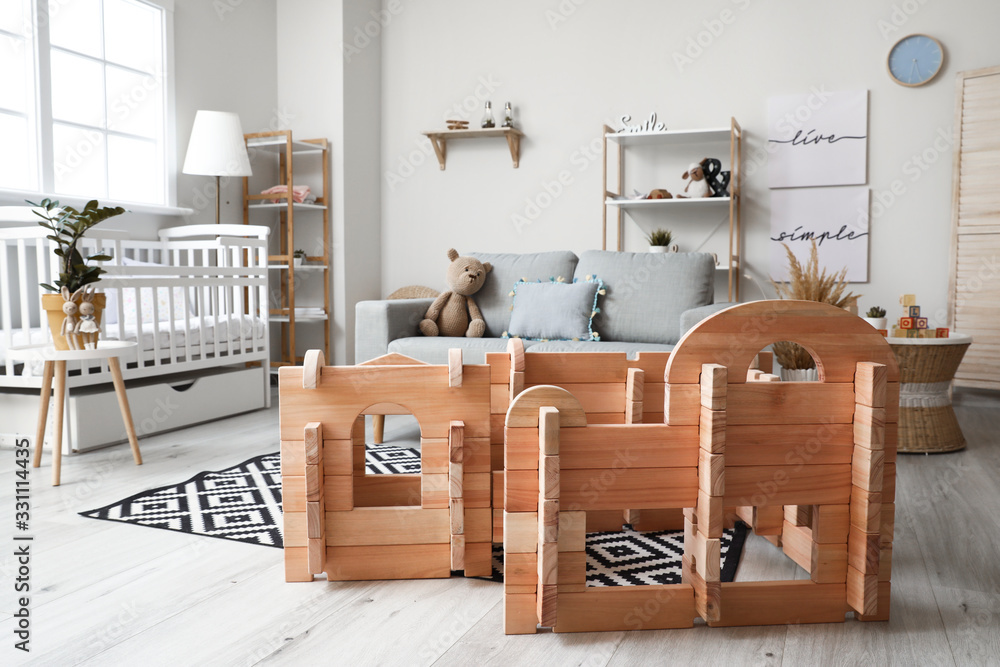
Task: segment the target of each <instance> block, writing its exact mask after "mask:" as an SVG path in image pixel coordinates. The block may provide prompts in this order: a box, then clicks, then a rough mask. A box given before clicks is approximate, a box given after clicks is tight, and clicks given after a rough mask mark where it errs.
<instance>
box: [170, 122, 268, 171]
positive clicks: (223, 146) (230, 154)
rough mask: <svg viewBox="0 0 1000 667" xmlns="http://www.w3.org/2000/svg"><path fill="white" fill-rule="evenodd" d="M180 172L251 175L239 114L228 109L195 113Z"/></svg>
mask: <svg viewBox="0 0 1000 667" xmlns="http://www.w3.org/2000/svg"><path fill="white" fill-rule="evenodd" d="M183 171H184V173H185V174H196V175H199V176H250V175H251V171H250V159H249V158H248V157H247V147H246V143H244V141H243V128H242V127H240V117H239V116H237V115H236V114H235V113H232V112H229V111H199V112H198V113H197V114H195V117H194V127H192V128H191V140H190V141H188V149H187V156H186V157H185V158H184V169H183Z"/></svg>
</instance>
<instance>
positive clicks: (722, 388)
mask: <svg viewBox="0 0 1000 667" xmlns="http://www.w3.org/2000/svg"><path fill="white" fill-rule="evenodd" d="M728 378H729V371H728V369H727V368H726V367H725V366H720V365H719V364H703V365H702V367H701V404H702V406H703V407H706V408H708V409H709V410H725V409H726V390H727V386H728V382H729V379H728Z"/></svg>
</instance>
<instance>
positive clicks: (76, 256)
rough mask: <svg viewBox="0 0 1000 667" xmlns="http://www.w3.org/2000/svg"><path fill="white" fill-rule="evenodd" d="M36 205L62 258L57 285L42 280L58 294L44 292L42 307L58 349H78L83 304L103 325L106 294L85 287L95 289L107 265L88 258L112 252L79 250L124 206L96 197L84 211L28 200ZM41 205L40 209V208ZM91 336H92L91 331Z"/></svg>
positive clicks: (100, 258)
mask: <svg viewBox="0 0 1000 667" xmlns="http://www.w3.org/2000/svg"><path fill="white" fill-rule="evenodd" d="M28 204H30V205H31V206H34V207H35V209H36V210H35V215H37V216H38V217H40V218H42V221H41V222H39V223H38V224H39V225H41V226H42V227H45V228H46V229H48V230H50V231H51V232H52V233H51V234H49V235H48V236H47V237H46V238H48V239H49V240H50V241H52V242H53V243H55V244H56V248H55V250H54V251H53V252H55V254H56V256H57V257H58V258H59V279H58V280H56V281H55V284H54V285H50V284H48V283H41V287H42V288H43V289H46V290H48V291H50V292H56V293H55V294H43V295H42V309H43V310H44V311H45V313H46V317H47V318H48V322H49V330H50V331H51V332H52V342H53V344H54V345H55V348H56V349H57V350H69V349H79V348H82V347H83V344H82V339H81V336H80V333H81V332H80V331H77V330H76V329H77V328H78V325H79V321H80V320H79V318H77V314H78V312H79V310H80V307H81V306H82V305H84V302H86V303H87V304H92V307H91V306H90V305H88V306H86V307H85V308H84V310H85V311H86V312H84V313H83V315H84V316H85V319H86V321H87V322H88V323H92V326H91V327H88V328H87V330H89V329H92V328H93V326H96V327H100V325H101V314H102V313H103V311H104V294H87V295H86V296H87V298H86V299H84V296H85V294H84V292H85V291H87V290H85V288H89V289H93V285H94V283H97V282H98V281H100V279H101V274H102V273H105V271H104V269H102V268H101V267H99V266H91V265H90V264H89V263H88V262H107V261H110V260H111V256H110V255H104V254H100V255H90V256H88V257H84V256H83V254H82V253H81V252H80V248H79V245H80V241H81V240H82V239H83V237H84V235H85V234H86V233H87V231H88V230H89V229H90V228H91V227H93V226H94V225H96V224H98V223H100V222H103V221H104V220H107V219H108V218H113V217H114V216H116V215H121V214H122V213H124V212H125V209H123V208H122V207H121V206H115V207H110V206H104V207H101V206H100V205H99V204H98V203H97V200H96V199H94V200H91V201H89V202H87V205H86V206H84V207H83V210H82V211H78V210H77V209H75V208H73V207H72V206H60V204H59V202H58V201H53V200H51V199H43V200H42V201H41V203H38V204H36V203H34V202H30V201H29V202H28ZM38 209H41V210H38ZM87 337H88V338H90V337H91V336H90V335H89V334H88V335H87Z"/></svg>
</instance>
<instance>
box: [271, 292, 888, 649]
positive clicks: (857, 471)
mask: <svg viewBox="0 0 1000 667" xmlns="http://www.w3.org/2000/svg"><path fill="white" fill-rule="evenodd" d="M783 340H784V341H792V342H795V343H798V344H800V345H802V346H803V347H805V348H806V349H807V350H808V351H809V352H810V354H811V355H812V356H813V358H814V359H815V360H816V361H817V366H818V369H819V378H820V381H819V382H780V381H777V380H778V378H777V377H776V376H774V375H772V374H770V372H769V371H770V370H771V369H770V364H769V361H770V360H769V357H768V355H767V354H766V353H762V352H761V350H762V348H764V347H766V346H768V345H770V344H771V343H774V342H777V341H783ZM758 360H759V364H758V363H755V362H757V361H758ZM758 365H759V368H758V367H756V366H758ZM279 384H280V411H281V469H282V495H283V502H284V539H285V549H284V553H285V572H286V579H287V580H288V581H310V580H312V579H313V577H314V575H317V574H322V573H325V574H326V576H327V578H328V579H329V580H357V579H404V578H432V577H448V576H450V575H451V573H452V571H456V570H463V571H464V573H465V575H466V576H488V575H489V573H490V571H491V548H492V543H494V542H501V541H502V543H503V546H504V570H505V577H504V584H503V585H504V611H505V617H504V625H505V631H506V632H507V633H508V634H524V633H534V632H536V631H537V629H538V627H546V628H552V629H553V630H554V631H556V632H576V631H594V630H628V629H652V628H680V627H690V626H692V625H693V622H694V619H695V618H697V617H701V618H702V619H704V620H705V621H706V622H707V623H708V624H709V625H710V626H733V625H768V624H786V623H819V622H842V621H843V620H844V618H845V614H846V613H847V612H850V611H853V612H854V614H855V616H856V617H857V618H859V619H861V620H886V619H888V616H889V596H890V582H889V579H890V572H891V561H892V529H893V516H894V509H895V504H894V502H895V456H896V430H897V429H896V423H897V420H898V404H899V383H898V369H897V366H896V362H895V359H894V357H893V354H892V351H891V349H890V347H889V345H888V343H887V342H886V340H885V338H883V337H882V336H881V335H880V334H879V333H877V332H876V331H875V330H874V329H872V328H871V327H870V326H869V325H868V324H867V323H865V322H864V321H863V320H861V319H860V318H858V317H856V316H854V315H852V314H850V313H848V312H846V311H843V310H840V309H837V308H834V307H832V306H828V305H825V304H818V303H814V302H804V301H758V302H752V303H747V304H741V305H738V306H734V307H732V308H729V309H727V310H725V311H722V312H721V313H718V314H716V315H714V316H712V317H710V318H707V319H705V320H703V321H702V322H701V323H699V324H698V325H697V326H695V327H694V328H693V329H692V330H691V331H690V332H688V334H687V335H686V336H684V338H682V339H681V341H680V342H679V343H678V345H677V346H676V348H675V349H674V351H673V352H672V353H669V354H667V353H653V354H648V353H643V354H639V355H638V357H637V358H636V359H635V360H628V359H626V357H625V355H624V354H621V353H538V354H528V355H525V354H524V351H523V346H522V345H521V344H520V341H517V340H514V341H511V345H510V346H509V348H508V353H506V354H500V353H498V354H488V355H487V357H486V363H485V364H482V365H471V364H463V363H462V360H461V353H460V352H459V351H457V350H453V351H452V353H451V355H450V363H449V364H448V365H447V366H443V365H442V366H434V365H427V364H422V363H420V362H417V361H415V360H413V359H409V358H407V357H403V356H400V355H392V354H390V355H387V356H385V357H380V358H379V359H375V360H372V361H371V362H367V363H365V364H360V365H358V366H345V367H331V366H325V365H324V361H323V359H322V355H321V354H320V353H318V352H315V351H312V352H310V353H308V354H307V357H306V361H305V364H304V366H302V367H285V368H282V369H281V371H280V383H279ZM400 409H402V411H406V412H409V413H412V414H413V416H414V417H415V418H416V420H417V422H418V423H419V425H420V435H421V472H420V473H419V474H410V475H369V474H366V471H365V454H364V451H365V450H364V437H363V433H364V414H365V413H379V412H380V411H382V412H388V411H390V410H395V411H396V412H399V411H401V410H400ZM737 517H738V518H740V519H743V520H744V521H745V522H747V523H748V524H749V525H750V526H751V527H752V529H753V530H754V531H755V532H756V533H758V534H761V535H765V536H767V538H768V539H769V540H770V541H772V542H773V543H775V544H776V545H778V546H780V548H781V549H782V550H783V551H784V553H785V554H786V555H788V556H789V557H790V558H791V559H792V560H793V561H795V562H796V563H797V564H799V565H800V566H801V567H802V568H803V569H804V570H805V571H806V572H808V573H809V578H808V579H800V580H794V581H764V582H722V581H720V538H721V536H722V531H723V529H724V527H726V526H727V525H732V523H733V522H734V521H735V519H736V518H737ZM622 523H628V524H631V525H632V526H633V527H634V528H635V529H636V530H662V529H681V528H683V530H684V556H683V583H681V584H675V585H660V586H627V587H612V588H594V587H588V586H587V585H586V554H585V540H586V533H587V532H588V531H595V530H616V529H619V528H620V527H621V525H622Z"/></svg>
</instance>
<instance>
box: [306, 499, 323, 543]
mask: <svg viewBox="0 0 1000 667" xmlns="http://www.w3.org/2000/svg"><path fill="white" fill-rule="evenodd" d="M325 528H326V507H324V504H323V501H322V500H320V501H318V502H310V503H306V537H307V538H309V539H323V538H325V536H326V533H325Z"/></svg>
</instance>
